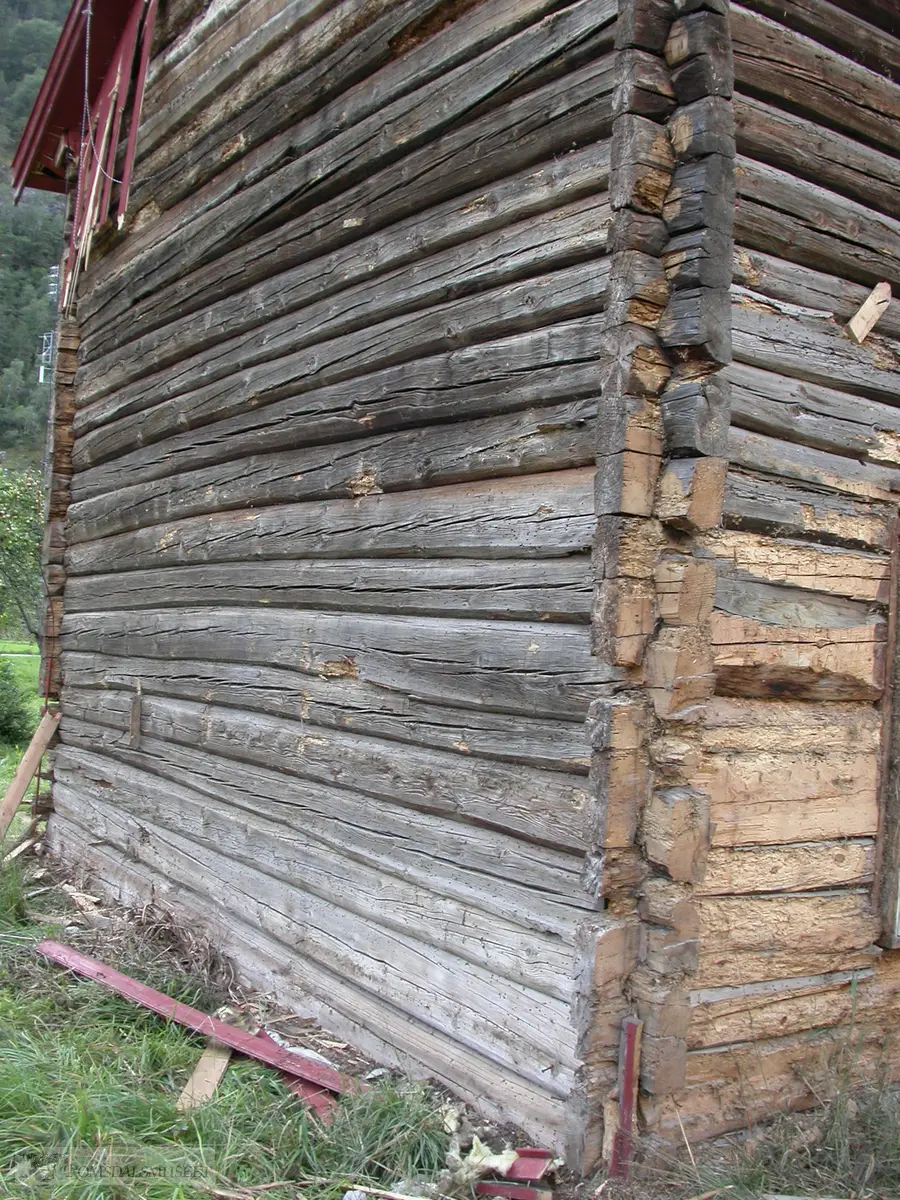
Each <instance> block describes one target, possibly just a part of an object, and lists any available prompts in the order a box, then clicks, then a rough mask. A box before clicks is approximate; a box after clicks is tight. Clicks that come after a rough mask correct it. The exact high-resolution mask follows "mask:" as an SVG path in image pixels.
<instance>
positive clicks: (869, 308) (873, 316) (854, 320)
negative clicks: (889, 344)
mask: <svg viewBox="0 0 900 1200" xmlns="http://www.w3.org/2000/svg"><path fill="white" fill-rule="evenodd" d="M890 302H891V285H890V284H889V283H876V284H875V286H874V287H873V288H872V290H871V292H869V294H868V296H867V297H866V299H865V300H864V301H863V303H862V304H861V305H860V307H859V308H858V309H857V311H856V312H855V313H854V315H853V316H852V317H851V318H850V320H849V321H848V322H847V332H848V333H849V334H850V336H851V337H852V338H853V340H854V341H855V342H860V343H862V342H864V341H865V340H866V338H867V337H868V336H869V334H870V333H871V332H872V330H873V329H874V328H875V326H876V324H877V323H878V321H879V320H880V319H881V317H882V316H883V314H884V313H885V312H886V311H887V308H888V305H889V304H890Z"/></svg>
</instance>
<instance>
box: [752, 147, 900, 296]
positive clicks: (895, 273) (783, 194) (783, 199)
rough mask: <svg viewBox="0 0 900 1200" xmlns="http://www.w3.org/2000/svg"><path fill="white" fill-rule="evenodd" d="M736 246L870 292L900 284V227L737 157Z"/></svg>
mask: <svg viewBox="0 0 900 1200" xmlns="http://www.w3.org/2000/svg"><path fill="white" fill-rule="evenodd" d="M737 166H738V170H737V183H738V200H737V206H736V209H735V229H734V234H735V240H736V241H737V242H739V243H740V244H741V245H744V246H749V247H750V248H752V249H754V250H764V251H766V252H767V253H769V254H775V255H778V256H780V257H781V258H786V259H788V260H790V261H799V262H800V263H801V264H802V265H803V266H805V267H812V268H814V269H816V270H820V271H827V272H829V273H830V274H832V275H841V276H843V277H844V278H846V279H852V280H856V281H857V282H859V283H864V284H868V285H869V287H872V286H873V285H874V284H876V283H878V282H879V280H881V279H887V280H888V281H889V282H896V281H897V280H898V279H900V221H896V220H894V219H892V218H891V217H887V216H882V215H881V214H879V213H875V212H873V211H872V210H871V209H869V208H866V207H865V206H864V205H862V204H857V203H856V202H855V201H853V200H847V199H845V198H844V197H843V196H839V195H837V194H836V193H835V192H829V191H826V190H825V189H824V188H822V187H817V186H816V185H815V184H813V183H809V182H807V181H806V180H805V179H797V178H795V177H793V176H792V175H789V174H788V173H787V172H786V171H781V170H779V169H777V168H776V167H769V166H765V165H763V164H762V163H757V162H754V161H753V160H752V159H749V158H744V157H743V156H739V157H738V160H737Z"/></svg>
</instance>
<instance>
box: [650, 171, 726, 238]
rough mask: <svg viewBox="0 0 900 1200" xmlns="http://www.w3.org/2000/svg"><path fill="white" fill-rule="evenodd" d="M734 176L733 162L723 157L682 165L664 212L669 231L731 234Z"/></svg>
mask: <svg viewBox="0 0 900 1200" xmlns="http://www.w3.org/2000/svg"><path fill="white" fill-rule="evenodd" d="M734 177H735V171H734V161H733V160H732V159H731V158H728V157H726V156H725V155H723V154H709V155H707V156H706V157H704V158H701V159H698V160H697V161H695V162H686V163H680V164H679V165H678V166H677V167H676V168H675V174H674V175H673V177H672V186H671V189H670V190H669V193H668V195H667V196H666V200H665V205H664V207H663V211H662V215H663V220H664V221H665V222H666V225H667V227H668V229H669V232H670V233H671V234H677V233H686V232H688V231H689V230H693V229H713V230H716V231H718V232H720V233H722V234H724V235H726V236H727V235H730V234H731V230H732V225H733V222H734V196H735V178H734Z"/></svg>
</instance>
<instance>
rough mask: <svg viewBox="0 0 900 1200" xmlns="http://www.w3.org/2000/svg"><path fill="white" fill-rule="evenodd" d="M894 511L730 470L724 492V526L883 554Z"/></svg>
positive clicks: (799, 483) (797, 483)
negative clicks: (853, 547)
mask: <svg viewBox="0 0 900 1200" xmlns="http://www.w3.org/2000/svg"><path fill="white" fill-rule="evenodd" d="M895 512H896V506H895V505H892V504H890V503H888V502H886V501H884V502H873V501H870V500H866V499H865V498H861V499H856V498H854V497H852V496H846V495H841V494H840V493H839V492H835V491H829V490H828V489H827V488H822V487H817V486H816V485H814V484H813V485H811V486H808V487H805V486H804V484H803V481H802V480H790V479H785V480H783V481H782V480H779V479H777V478H772V477H771V476H765V477H760V476H756V475H752V474H748V473H745V472H743V471H737V470H731V471H729V472H728V480H727V484H726V488H725V505H724V523H725V525H726V526H727V527H728V528H731V529H755V530H759V531H761V532H763V533H768V534H773V535H775V536H780V537H796V538H804V539H806V540H807V541H815V542H821V543H823V544H825V545H832V546H859V547H862V548H863V549H876V550H885V549H887V548H888V546H889V544H890V535H889V530H890V522H891V520H892V518H893V515H894V513H895Z"/></svg>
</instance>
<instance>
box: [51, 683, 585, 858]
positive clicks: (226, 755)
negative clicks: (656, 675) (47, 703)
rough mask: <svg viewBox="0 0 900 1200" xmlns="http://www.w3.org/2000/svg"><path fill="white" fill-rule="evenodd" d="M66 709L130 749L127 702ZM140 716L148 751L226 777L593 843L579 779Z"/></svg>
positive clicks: (178, 711) (113, 699)
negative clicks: (188, 759)
mask: <svg viewBox="0 0 900 1200" xmlns="http://www.w3.org/2000/svg"><path fill="white" fill-rule="evenodd" d="M65 706H66V718H67V720H69V719H75V720H81V721H85V720H88V721H92V722H94V723H96V724H100V725H105V726H109V727H110V728H111V729H112V730H114V731H116V732H117V735H118V737H119V740H120V741H122V742H124V744H125V745H126V746H127V745H130V741H129V737H128V722H129V716H130V711H131V696H130V695H129V693H127V692H109V691H107V692H95V691H92V692H89V693H86V694H83V695H79V693H77V692H76V691H75V690H74V689H70V688H67V689H66V699H65ZM141 708H142V712H141V745H142V747H143V746H144V743H145V742H146V743H147V745H148V746H149V744H150V740H151V739H155V740H156V741H157V742H159V743H162V744H168V743H170V742H174V743H176V744H178V745H181V746H189V747H192V748H194V749H200V748H202V749H204V750H206V751H207V752H208V753H210V754H213V755H215V756H216V757H217V758H219V759H220V760H221V761H222V767H221V770H222V772H223V774H224V775H225V776H226V777H227V772H228V763H229V762H230V761H231V760H236V761H237V762H241V763H244V764H247V765H249V766H259V767H265V768H266V769H267V770H271V771H275V772H276V773H277V774H279V775H288V776H294V777H297V778H300V779H306V780H308V781H310V782H312V783H317V784H326V785H328V786H330V787H339V788H342V789H345V790H347V791H351V792H355V793H356V794H357V795H361V796H368V797H369V799H370V801H375V802H377V803H379V804H381V803H385V804H394V805H399V806H400V807H404V806H407V807H410V808H415V809H418V810H420V811H423V812H434V813H444V814H445V815H447V816H454V817H455V818H456V819H457V820H461V821H473V822H475V823H476V824H479V825H483V826H487V827H490V828H493V829H497V830H500V831H503V832H506V833H512V834H514V835H516V836H519V837H525V838H527V839H528V840H531V841H534V842H538V843H542V844H545V845H548V846H554V847H557V848H559V849H564V850H568V851H570V852H571V851H576V852H577V851H578V850H580V849H583V848H584V846H585V845H586V843H587V831H586V829H585V822H586V817H585V808H586V801H587V795H586V790H585V783H584V780H583V779H581V778H580V777H579V776H576V775H569V774H567V773H563V772H555V771H536V770H535V769H534V768H532V767H526V766H523V765H508V764H506V763H500V762H490V761H487V760H485V761H479V760H477V759H475V760H473V759H471V758H469V757H468V756H465V755H461V754H459V753H456V754H454V753H452V752H447V751H443V750H433V749H430V748H424V747H420V746H415V745H413V744H411V743H405V744H404V743H400V742H394V741H381V740H380V739H378V738H373V737H366V736H361V735H360V734H356V733H348V732H345V731H342V730H336V729H332V730H329V729H327V728H325V727H324V726H320V727H317V729H316V731H315V733H314V734H310V733H309V732H308V731H307V730H306V729H305V727H304V723H303V721H302V720H301V719H297V720H287V719H286V718H284V717H274V716H269V715H268V714H266V713H260V712H247V711H243V710H241V709H237V708H232V707H223V708H217V707H215V706H212V705H208V704H193V703H191V702H190V701H186V700H172V699H167V698H164V697H160V696H150V695H147V696H144V697H143V701H142V706H141Z"/></svg>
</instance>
